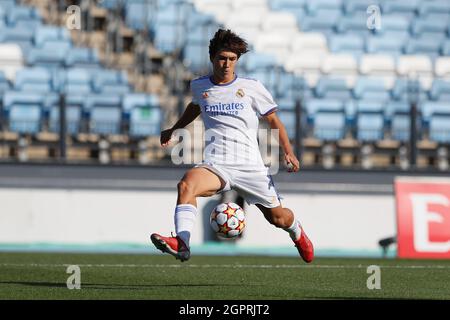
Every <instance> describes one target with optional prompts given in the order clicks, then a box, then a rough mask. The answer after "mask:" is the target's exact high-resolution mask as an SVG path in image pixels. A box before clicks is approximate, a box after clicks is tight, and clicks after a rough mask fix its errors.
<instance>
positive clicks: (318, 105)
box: [305, 99, 345, 124]
mask: <svg viewBox="0 0 450 320" xmlns="http://www.w3.org/2000/svg"><path fill="white" fill-rule="evenodd" d="M344 106H345V105H344V102H343V101H341V100H337V99H309V100H307V101H305V111H306V116H307V122H308V124H314V121H315V116H316V115H317V113H319V112H325V113H326V112H331V113H345V107H344Z"/></svg>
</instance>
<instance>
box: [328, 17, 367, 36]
mask: <svg viewBox="0 0 450 320" xmlns="http://www.w3.org/2000/svg"><path fill="white" fill-rule="evenodd" d="M336 30H337V32H338V33H345V34H352V35H354V34H356V35H359V36H361V37H363V38H365V37H368V36H370V35H371V34H372V31H371V30H370V29H368V28H367V14H366V13H365V12H364V13H356V14H353V15H343V16H341V17H340V18H339V20H338V24H337V26H336Z"/></svg>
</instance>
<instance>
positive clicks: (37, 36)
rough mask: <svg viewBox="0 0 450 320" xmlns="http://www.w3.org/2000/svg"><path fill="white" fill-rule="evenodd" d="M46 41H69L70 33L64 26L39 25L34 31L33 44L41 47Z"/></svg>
mask: <svg viewBox="0 0 450 320" xmlns="http://www.w3.org/2000/svg"><path fill="white" fill-rule="evenodd" d="M47 41H56V42H69V43H70V42H71V40H70V35H69V33H68V31H67V29H65V28H61V27H56V26H48V25H45V26H40V27H38V28H37V29H36V30H35V33H34V44H35V46H36V47H37V48H42V47H43V45H44V43H45V42H47Z"/></svg>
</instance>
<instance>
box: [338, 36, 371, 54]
mask: <svg viewBox="0 0 450 320" xmlns="http://www.w3.org/2000/svg"><path fill="white" fill-rule="evenodd" d="M329 47H330V51H331V52H333V53H350V54H353V55H355V56H356V57H359V56H360V55H361V54H363V52H364V39H363V38H362V37H358V36H353V35H346V34H335V35H332V36H331V37H330V38H329Z"/></svg>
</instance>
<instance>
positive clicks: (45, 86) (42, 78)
mask: <svg viewBox="0 0 450 320" xmlns="http://www.w3.org/2000/svg"><path fill="white" fill-rule="evenodd" d="M14 89H15V90H18V91H26V92H39V93H49V92H51V91H52V90H53V83H52V76H51V74H50V72H49V71H48V70H47V69H45V68H39V67H35V68H25V69H22V70H19V71H18V72H17V74H16V79H15V83H14Z"/></svg>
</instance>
